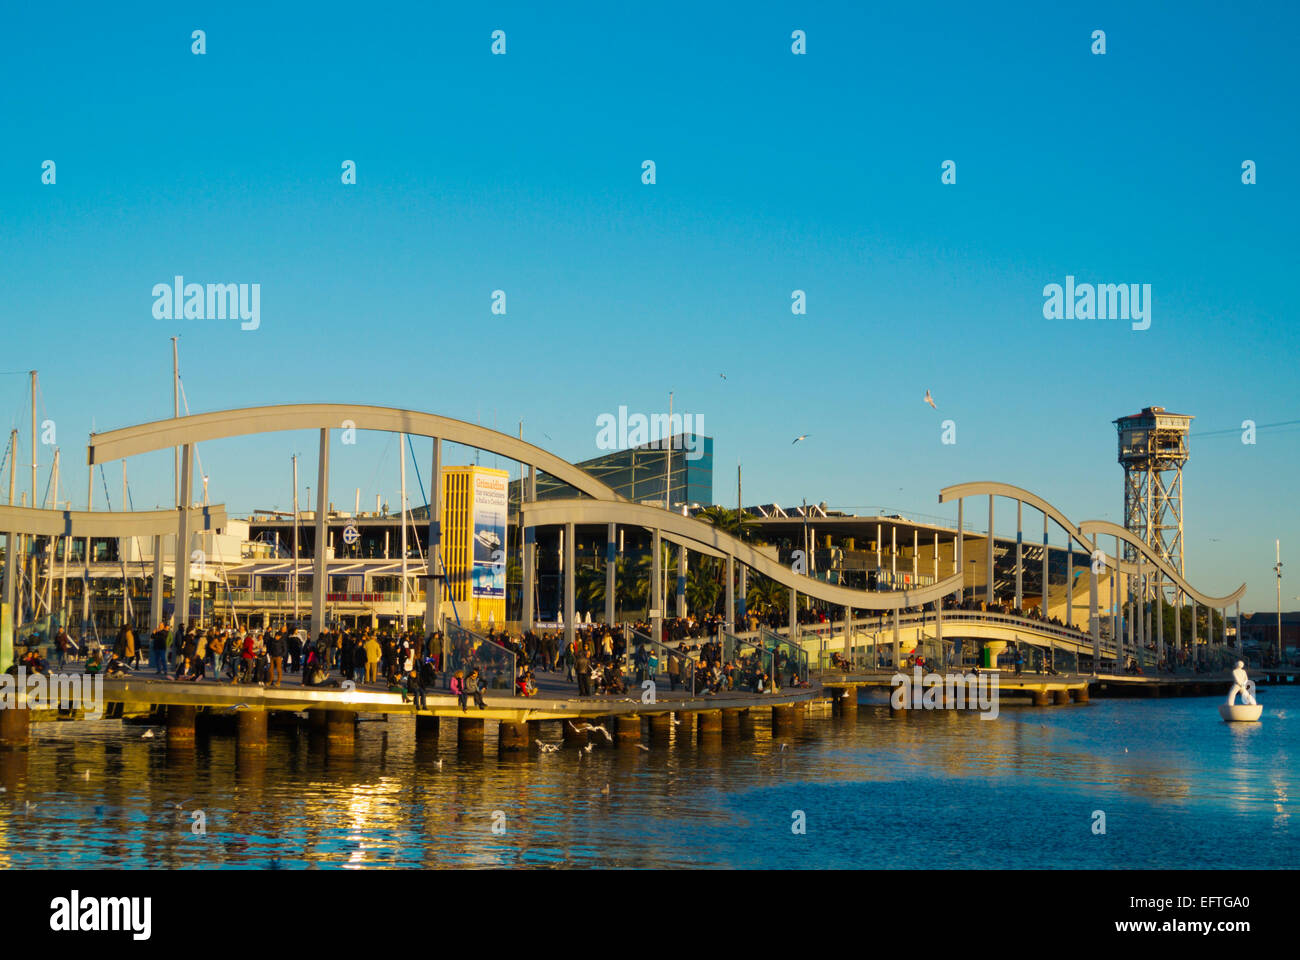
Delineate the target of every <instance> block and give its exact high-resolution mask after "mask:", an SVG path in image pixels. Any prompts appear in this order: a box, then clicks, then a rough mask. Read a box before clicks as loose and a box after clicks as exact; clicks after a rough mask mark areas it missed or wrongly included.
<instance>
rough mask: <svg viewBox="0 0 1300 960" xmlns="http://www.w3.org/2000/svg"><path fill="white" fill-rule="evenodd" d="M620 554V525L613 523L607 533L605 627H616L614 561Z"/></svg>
mask: <svg viewBox="0 0 1300 960" xmlns="http://www.w3.org/2000/svg"><path fill="white" fill-rule="evenodd" d="M617 553H618V524H616V523H611V524H610V525H609V526H608V527H607V528H606V531H605V625H606V626H613V625H614V617H615V610H614V600H615V598H616V596H617V593H616V590H617V584H616V583H615V576H616V572H615V568H614V560H615V557H616V555H617Z"/></svg>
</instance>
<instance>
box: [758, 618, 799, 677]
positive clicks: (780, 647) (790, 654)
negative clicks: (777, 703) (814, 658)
mask: <svg viewBox="0 0 1300 960" xmlns="http://www.w3.org/2000/svg"><path fill="white" fill-rule="evenodd" d="M759 639H760V640H761V641H762V644H763V646H764V647H766V648H768V649H769V650H772V651H774V655H775V664H776V667H777V669H778V670H780V672H781V676H780V677H778V678H777V679H778V682H779V683H780V684H781V685H782V686H784V685H785V683H786V682H787V681H788V680H789V679H790V677H791V676H792V673H791V671H793V672H794V673H793V675H794V676H796V677H797V678H798V679H801V680H807V679H808V652H807V651H806V650H804V648H803V645H802V644H800V643H798V642H797V641H796V640H791V639H790V638H789V637H783V636H781V635H780V634H779V633H774V632H773V631H771V630H768V629H766V628H765V629H763V630H760V631H759ZM773 675H774V676H775V674H773Z"/></svg>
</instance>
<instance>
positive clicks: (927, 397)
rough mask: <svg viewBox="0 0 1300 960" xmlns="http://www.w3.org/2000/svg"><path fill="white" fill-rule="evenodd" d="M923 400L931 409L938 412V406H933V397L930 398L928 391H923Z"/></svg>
mask: <svg viewBox="0 0 1300 960" xmlns="http://www.w3.org/2000/svg"><path fill="white" fill-rule="evenodd" d="M923 399H924V400H925V402H926V403H928V404H929V405H930V406H931V407H933V408H934V409H935V410H938V409H939V408H938V406H937V405H936V404H935V402H934V397H932V396H930V391H929V390H927V391H925V397H924V398H923Z"/></svg>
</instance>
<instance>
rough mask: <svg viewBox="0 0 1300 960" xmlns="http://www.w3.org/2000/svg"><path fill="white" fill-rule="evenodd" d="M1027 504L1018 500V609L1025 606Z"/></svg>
mask: <svg viewBox="0 0 1300 960" xmlns="http://www.w3.org/2000/svg"><path fill="white" fill-rule="evenodd" d="M1024 511H1025V505H1024V503H1023V502H1022V501H1020V500H1017V501H1016V610H1023V609H1024V608H1025V591H1024V587H1025V576H1024V574H1025V570H1024V561H1025V544H1024V539H1025V538H1024V531H1023V530H1022V529H1021V524H1022V521H1023V520H1024Z"/></svg>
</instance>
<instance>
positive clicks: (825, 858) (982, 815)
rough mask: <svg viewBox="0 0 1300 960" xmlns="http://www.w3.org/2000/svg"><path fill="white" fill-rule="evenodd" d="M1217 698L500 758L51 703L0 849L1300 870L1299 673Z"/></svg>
mask: <svg viewBox="0 0 1300 960" xmlns="http://www.w3.org/2000/svg"><path fill="white" fill-rule="evenodd" d="M1218 700H1219V698H1209V697H1197V698H1185V699H1163V700H1095V701H1093V702H1092V703H1090V704H1080V705H1071V706H1059V707H1047V708H1031V707H1024V708H1017V707H1004V708H1003V711H1002V714H1001V717H1000V718H999V719H998V720H996V721H982V720H980V719H979V718H978V715H975V714H960V713H952V712H936V713H920V712H916V713H912V714H910V715H907V716H905V717H901V718H897V719H890V717H889V714H888V711H887V710H886V709H885V708H884V707H883V706H869V705H867V704H865V703H864V705H863V706H862V708H861V709H860V711H859V714H858V717H857V720H856V721H841V720H839V719H832V718H831V717H830V716H825V717H809V718H808V720H807V721H806V723H805V725H804V727H803V729H802V731H801V732H800V733H799V734H798V735H797V736H795V737H794V738H793V739H790V740H787V741H784V742H785V743H786V744H787V745H786V748H785V749H782V747H781V744H782V742H783V741H774V740H773V739H772V737H771V735H770V730H769V727H768V725H767V722H766V718H765V717H763V716H761V715H759V716H758V718H757V720H756V722H755V723H754V726H753V729H752V739H736V740H733V739H731V738H730V736H728V738H727V739H725V740H722V741H721V742H720V743H717V744H716V745H712V746H710V745H709V744H707V743H706V744H699V743H695V742H685V743H680V742H673V743H663V744H659V743H651V742H650V741H649V740H646V741H645V742H646V744H647V745H648V746H651V750H650V751H649V752H645V751H641V750H638V749H635V748H629V747H621V748H597V749H595V750H594V751H593V752H592V753H591V754H590V756H582V757H580V756H579V752H578V751H577V750H575V749H573V748H566V749H564V750H561V751H560V752H558V753H553V754H547V755H539V754H537V753H535V752H534V753H531V754H528V755H522V756H518V755H509V754H506V755H502V756H500V757H498V755H497V751H496V745H495V737H494V724H492V723H490V722H489V723H488V724H487V741H486V744H485V746H484V749H483V752H482V755H481V756H479V757H473V756H465V755H460V754H458V751H457V746H456V738H455V730H454V725H453V724H452V723H451V722H450V721H444V722H443V730H442V738H441V740H440V741H439V742H438V743H437V744H436V745H435V746H432V747H427V746H426V747H422V748H421V749H419V750H418V751H417V747H416V742H415V731H414V724H413V722H412V721H411V720H409V719H394V720H391V721H389V722H387V723H385V722H381V721H367V722H363V723H362V724H361V725H360V726H359V728H358V732H357V739H356V744H355V749H354V752H353V755H352V756H351V757H339V756H337V755H332V754H327V752H326V750H325V746H324V744H323V743H322V742H321V741H320V740H319V739H318V738H316V737H313V736H312V735H311V734H310V733H309V732H308V730H307V728H306V727H303V728H301V731H300V732H298V731H294V730H289V729H276V728H272V730H271V734H270V743H269V746H268V749H267V750H266V754H265V756H264V757H256V756H253V757H249V756H248V755H247V753H245V754H240V755H237V753H236V749H235V741H234V737H233V735H211V736H204V735H202V734H201V735H200V736H199V738H198V741H197V745H196V746H195V748H193V749H192V750H191V751H190V752H189V753H188V754H187V753H184V752H177V751H170V752H169V751H168V748H167V746H166V744H165V740H164V735H163V730H162V728H161V727H155V728H146V727H143V726H138V725H124V724H122V723H120V722H118V721H99V722H77V723H70V722H63V723H44V724H38V725H33V728H32V729H33V738H32V744H31V747H30V748H29V749H27V750H22V751H9V752H0V786H3V787H4V792H3V793H0V865H3V866H5V867H37V866H39V867H57V868H73V867H82V866H121V867H190V866H199V867H257V868H268V867H270V868H275V867H284V868H300V867H311V866H330V867H375V866H384V867H399V866H407V867H411V866H419V867H438V866H459V867H508V866H516V865H524V866H551V865H556V866H612V867H684V866H705V867H780V868H823V867H930V868H934V867H939V868H942V867H970V866H979V867H1064V868H1076V867H1121V866H1123V867H1162V868H1173V867H1202V866H1210V867H1215V866H1225V867H1284V866H1285V867H1293V866H1295V862H1296V859H1297V858H1296V853H1297V842H1296V841H1297V831H1296V825H1295V822H1294V817H1293V812H1294V809H1293V808H1294V805H1295V799H1294V798H1295V796H1296V792H1297V770H1296V760H1297V757H1300V689H1297V688H1295V687H1292V688H1272V689H1268V690H1265V691H1263V695H1262V698H1261V702H1263V703H1264V704H1265V715H1264V722H1263V723H1261V724H1257V725H1246V724H1225V723H1222V722H1221V721H1220V720H1219V717H1218V714H1217V711H1216V706H1217V703H1218ZM757 713H758V711H756V714H757ZM146 729H154V730H155V732H156V734H157V735H156V736H155V737H154V738H149V739H146V738H143V737H142V733H143V732H144V731H145V730H146ZM544 738H545V739H548V740H557V741H558V739H559V731H558V727H557V726H556V725H553V724H548V725H547V726H546V728H545V731H544ZM438 761H441V767H439V766H438ZM606 787H608V792H606ZM178 803H179V804H181V806H180V808H177V807H176V806H175V805H176V804H178ZM200 810H201V811H202V812H203V814H204V817H205V819H206V831H207V832H206V834H205V835H196V834H194V833H193V832H192V831H193V824H194V820H193V819H192V817H191V815H190V812H191V811H200ZM1097 810H1101V811H1104V813H1105V816H1106V833H1105V834H1104V835H1098V834H1094V833H1093V829H1092V828H1093V823H1094V818H1093V812H1094V811H1097ZM497 811H499V814H498V813H497ZM795 811H802V812H803V814H804V817H805V818H806V824H807V832H806V833H805V834H802V835H800V834H796V833H794V832H793V831H792V824H793V823H794V822H795V821H794V818H795ZM494 823H495V824H496V825H497V829H498V830H504V832H500V833H494V832H493V826H494Z"/></svg>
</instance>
